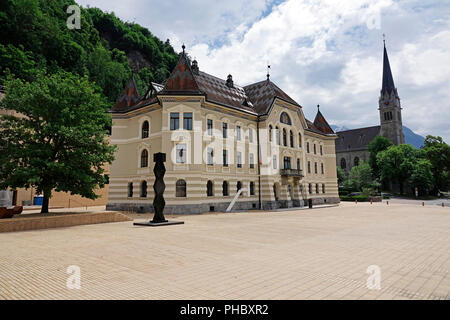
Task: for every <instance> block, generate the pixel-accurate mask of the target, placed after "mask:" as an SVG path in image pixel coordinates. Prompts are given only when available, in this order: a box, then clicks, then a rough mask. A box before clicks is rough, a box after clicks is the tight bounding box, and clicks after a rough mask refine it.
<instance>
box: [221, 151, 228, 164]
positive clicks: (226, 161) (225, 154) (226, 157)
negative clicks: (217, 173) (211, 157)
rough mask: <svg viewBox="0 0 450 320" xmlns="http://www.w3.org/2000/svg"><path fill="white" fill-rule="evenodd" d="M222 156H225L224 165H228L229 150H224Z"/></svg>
mask: <svg viewBox="0 0 450 320" xmlns="http://www.w3.org/2000/svg"><path fill="white" fill-rule="evenodd" d="M222 156H223V159H222V160H223V166H224V167H228V151H227V150H225V149H224V150H223V154H222Z"/></svg>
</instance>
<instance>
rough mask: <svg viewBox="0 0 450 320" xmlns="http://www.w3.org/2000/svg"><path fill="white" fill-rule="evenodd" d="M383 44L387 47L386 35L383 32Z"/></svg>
mask: <svg viewBox="0 0 450 320" xmlns="http://www.w3.org/2000/svg"><path fill="white" fill-rule="evenodd" d="M383 45H384V47H386V35H385V34H384V33H383Z"/></svg>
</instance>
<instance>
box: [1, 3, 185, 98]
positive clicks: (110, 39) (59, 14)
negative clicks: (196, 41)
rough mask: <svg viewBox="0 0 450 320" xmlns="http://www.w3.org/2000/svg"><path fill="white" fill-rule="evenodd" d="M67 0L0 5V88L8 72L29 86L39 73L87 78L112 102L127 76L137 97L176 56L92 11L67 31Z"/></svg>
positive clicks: (136, 28) (137, 30) (139, 31)
mask: <svg viewBox="0 0 450 320" xmlns="http://www.w3.org/2000/svg"><path fill="white" fill-rule="evenodd" d="M74 4H76V2H75V1H73V0H2V1H0V25H1V26H2V27H1V28H0V85H1V84H2V82H3V81H4V80H5V77H6V76H7V74H8V73H11V74H13V75H14V76H15V77H18V78H21V79H23V80H26V81H33V79H35V78H36V77H37V76H39V74H40V73H42V72H44V73H55V72H58V71H66V72H71V73H73V74H78V75H80V76H87V77H89V80H91V81H93V82H95V83H96V84H97V85H98V86H99V87H100V88H101V89H102V91H103V94H104V95H105V96H106V97H107V99H108V100H109V101H110V102H111V103H112V102H114V101H116V99H117V97H118V96H119V95H120V93H121V92H122V90H123V88H124V87H125V85H126V83H127V82H128V81H129V80H130V78H131V77H132V76H133V77H134V79H135V81H136V84H137V86H138V89H139V92H140V94H142V95H143V94H144V93H145V92H146V90H147V87H148V85H149V83H150V81H155V82H159V83H161V82H162V81H164V80H165V79H167V77H168V76H169V74H170V71H171V70H173V68H174V67H175V65H176V63H177V61H178V54H177V53H176V52H175V51H174V49H173V48H172V46H171V45H170V41H169V39H167V40H166V41H165V42H163V41H161V40H160V39H158V38H157V37H156V36H154V35H153V34H152V33H151V32H150V31H149V30H148V29H146V28H144V27H142V26H140V25H139V24H136V23H130V22H124V21H122V20H120V19H119V18H117V17H116V16H115V14H114V13H113V12H112V13H107V12H103V11H102V10H100V9H98V8H81V28H80V29H73V30H70V29H69V28H68V27H67V23H66V22H67V19H68V18H69V16H70V15H71V14H67V13H66V10H67V8H68V7H69V6H70V5H74Z"/></svg>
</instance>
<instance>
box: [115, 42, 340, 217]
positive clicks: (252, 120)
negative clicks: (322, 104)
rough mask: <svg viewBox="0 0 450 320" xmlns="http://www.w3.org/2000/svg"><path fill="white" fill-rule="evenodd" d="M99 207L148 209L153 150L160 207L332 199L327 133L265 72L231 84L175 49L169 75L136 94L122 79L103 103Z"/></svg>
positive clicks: (193, 209)
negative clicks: (106, 164)
mask: <svg viewBox="0 0 450 320" xmlns="http://www.w3.org/2000/svg"><path fill="white" fill-rule="evenodd" d="M110 112H111V113H112V117H113V126H112V135H111V143H112V144H115V145H117V147H118V148H117V150H116V159H115V160H114V162H113V163H112V164H111V167H110V184H109V190H108V204H107V209H109V210H132V211H139V212H152V211H153V206H152V202H153V195H154V192H153V188H152V186H153V183H154V174H153V166H154V162H153V154H155V153H158V152H162V153H165V154H166V162H165V167H166V174H165V177H164V181H165V185H166V189H165V192H164V198H165V200H166V207H165V210H164V211H165V212H166V213H168V214H183V213H201V212H207V211H225V210H226V209H227V207H228V206H229V205H230V203H231V202H232V201H233V198H234V197H235V196H236V194H237V193H238V191H239V190H240V195H239V196H238V197H237V201H236V203H235V204H234V206H233V210H249V209H264V210H270V209H277V208H288V207H299V206H303V205H305V204H306V202H307V199H312V201H313V203H314V204H323V203H338V202H339V196H338V186H337V177H336V155H335V140H336V138H337V136H336V134H335V133H334V132H333V130H332V129H331V128H330V126H329V125H328V123H327V121H326V120H325V118H324V116H323V115H322V113H321V112H320V110H319V108H318V110H317V115H316V117H315V119H314V121H313V122H311V121H309V120H307V119H306V118H305V116H304V114H303V110H302V106H301V105H299V104H298V103H297V102H296V101H294V100H293V99H292V98H290V97H289V96H288V95H287V94H286V93H285V92H283V91H282V90H281V89H280V88H279V87H278V86H277V85H275V84H274V83H273V82H272V81H271V80H270V76H269V74H268V75H267V79H264V80H263V81H260V82H257V83H254V84H250V85H247V86H244V87H241V86H239V85H237V84H236V83H234V81H233V77H232V76H231V75H228V77H227V79H226V80H222V79H220V78H217V77H215V76H212V75H210V74H208V73H205V72H203V71H201V70H200V69H199V64H198V62H197V61H195V60H194V61H192V63H191V62H190V61H189V59H188V58H187V55H186V54H185V52H184V46H183V52H182V53H181V54H180V58H179V61H178V63H177V65H176V67H175V69H174V70H173V71H172V73H171V75H170V77H169V78H168V79H167V80H166V81H165V82H164V83H163V84H157V83H151V84H150V87H149V89H148V90H147V92H146V93H145V94H144V95H143V96H141V95H140V94H139V92H138V90H137V88H136V84H135V82H134V80H133V79H132V80H130V82H129V83H128V84H127V86H126V88H125V89H124V91H123V93H122V94H121V96H120V97H119V99H118V100H117V102H116V103H115V105H114V106H113V107H112V109H111V110H110Z"/></svg>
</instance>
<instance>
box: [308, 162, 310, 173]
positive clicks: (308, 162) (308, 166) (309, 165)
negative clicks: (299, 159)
mask: <svg viewBox="0 0 450 320" xmlns="http://www.w3.org/2000/svg"><path fill="white" fill-rule="evenodd" d="M308 173H311V162H310V161H308Z"/></svg>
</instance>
